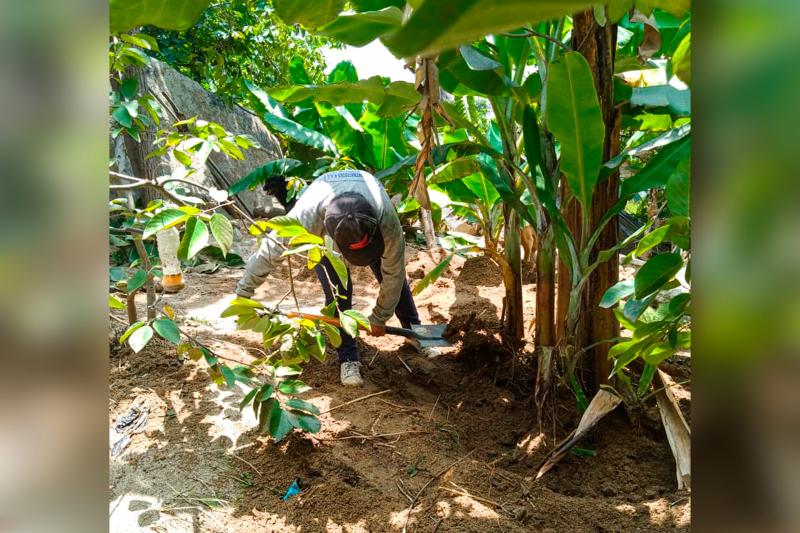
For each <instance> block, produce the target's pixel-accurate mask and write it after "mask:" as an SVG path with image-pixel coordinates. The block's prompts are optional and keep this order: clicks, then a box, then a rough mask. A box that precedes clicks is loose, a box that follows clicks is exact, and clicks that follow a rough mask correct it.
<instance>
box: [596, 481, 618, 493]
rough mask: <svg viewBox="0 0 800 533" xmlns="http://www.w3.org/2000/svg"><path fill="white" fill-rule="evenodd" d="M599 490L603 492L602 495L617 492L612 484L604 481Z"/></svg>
mask: <svg viewBox="0 0 800 533" xmlns="http://www.w3.org/2000/svg"><path fill="white" fill-rule="evenodd" d="M600 492H602V493H603V496H614V495H615V494H616V493H617V490H616V489H615V488H614V486H613V485H612V484H610V483H605V484H603V486H602V487H600Z"/></svg>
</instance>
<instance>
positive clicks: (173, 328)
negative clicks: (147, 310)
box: [153, 318, 181, 345]
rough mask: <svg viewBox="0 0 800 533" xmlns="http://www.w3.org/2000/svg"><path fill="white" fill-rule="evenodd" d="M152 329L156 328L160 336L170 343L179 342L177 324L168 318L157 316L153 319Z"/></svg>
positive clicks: (179, 335)
mask: <svg viewBox="0 0 800 533" xmlns="http://www.w3.org/2000/svg"><path fill="white" fill-rule="evenodd" d="M153 329H155V330H156V333H158V334H159V335H160V336H161V338H163V339H165V340H168V341H169V342H171V343H172V344H175V345H177V344H180V342H181V332H180V330H179V329H178V326H177V325H176V324H175V322H173V321H172V320H170V319H169V318H159V319H158V320H154V321H153Z"/></svg>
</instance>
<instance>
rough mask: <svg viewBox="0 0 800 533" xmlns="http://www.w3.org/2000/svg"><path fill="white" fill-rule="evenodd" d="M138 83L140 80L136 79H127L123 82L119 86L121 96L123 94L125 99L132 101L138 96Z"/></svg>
mask: <svg viewBox="0 0 800 533" xmlns="http://www.w3.org/2000/svg"><path fill="white" fill-rule="evenodd" d="M137 83H138V80H137V79H136V78H127V79H125V80H123V82H122V83H120V84H119V94H121V95H122V97H123V98H125V99H127V100H131V99H132V98H134V97H135V96H136V84H137Z"/></svg>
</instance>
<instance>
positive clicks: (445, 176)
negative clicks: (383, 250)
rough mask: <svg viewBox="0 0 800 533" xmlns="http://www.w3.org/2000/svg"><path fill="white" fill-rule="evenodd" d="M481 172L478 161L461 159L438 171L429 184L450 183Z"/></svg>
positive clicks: (447, 164)
mask: <svg viewBox="0 0 800 533" xmlns="http://www.w3.org/2000/svg"><path fill="white" fill-rule="evenodd" d="M480 171H481V167H480V165H479V164H478V160H477V159H473V158H469V157H459V158H458V159H453V160H452V161H449V162H447V163H445V164H444V165H442V166H441V167H439V168H438V169H436V171H435V172H434V173H433V174H432V175H431V177H430V178H429V179H428V180H427V182H428V183H430V184H435V183H446V182H448V181H454V180H459V179H461V178H463V177H464V176H469V175H470V174H475V173H476V172H480Z"/></svg>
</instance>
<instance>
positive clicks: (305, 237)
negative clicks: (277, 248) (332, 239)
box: [289, 233, 325, 246]
mask: <svg viewBox="0 0 800 533" xmlns="http://www.w3.org/2000/svg"><path fill="white" fill-rule="evenodd" d="M324 243H325V241H324V240H322V237H319V236H317V235H314V234H313V233H304V234H302V235H297V236H295V237H292V238H291V240H290V241H289V246H297V245H299V244H319V245H321V244H324Z"/></svg>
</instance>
